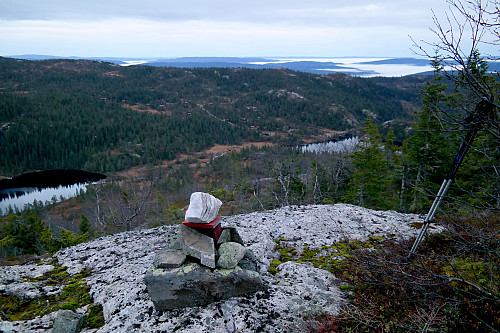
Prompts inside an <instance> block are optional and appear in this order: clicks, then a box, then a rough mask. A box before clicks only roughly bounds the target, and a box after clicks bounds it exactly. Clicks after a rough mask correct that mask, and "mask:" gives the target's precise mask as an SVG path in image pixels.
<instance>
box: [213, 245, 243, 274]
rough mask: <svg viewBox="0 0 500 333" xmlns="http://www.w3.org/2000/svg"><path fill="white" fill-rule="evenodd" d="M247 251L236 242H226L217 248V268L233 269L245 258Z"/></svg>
mask: <svg viewBox="0 0 500 333" xmlns="http://www.w3.org/2000/svg"><path fill="white" fill-rule="evenodd" d="M246 252H247V249H246V248H245V247H244V246H243V245H241V244H239V243H236V242H227V243H224V244H222V245H221V246H220V247H219V260H218V261H217V266H218V267H221V268H226V269H230V268H235V267H236V265H238V263H239V262H240V260H241V259H242V258H243V257H244V256H245V253H246Z"/></svg>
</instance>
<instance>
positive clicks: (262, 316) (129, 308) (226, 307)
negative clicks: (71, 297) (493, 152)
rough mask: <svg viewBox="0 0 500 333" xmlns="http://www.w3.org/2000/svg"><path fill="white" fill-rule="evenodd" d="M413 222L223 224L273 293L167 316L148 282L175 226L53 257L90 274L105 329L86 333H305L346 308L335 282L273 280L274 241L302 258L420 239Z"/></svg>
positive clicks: (321, 217)
mask: <svg viewBox="0 0 500 333" xmlns="http://www.w3.org/2000/svg"><path fill="white" fill-rule="evenodd" d="M414 222H421V219H420V218H419V217H418V216H416V215H406V214H399V213H396V212H391V211H389V212H380V211H373V210H368V209H363V208H360V207H356V206H351V205H319V206H303V207H298V206H293V207H284V208H281V209H277V210H273V211H267V212H256V213H251V214H245V215H237V216H231V217H224V220H223V223H224V226H234V227H236V229H237V231H238V233H239V235H240V236H241V238H242V241H243V243H244V244H245V246H246V248H247V249H249V250H251V252H252V253H253V254H254V257H255V258H257V261H256V262H255V261H252V260H248V259H247V258H246V257H247V256H252V254H249V252H250V251H247V253H246V254H245V256H244V257H243V258H242V260H241V261H240V262H239V263H238V266H239V267H240V268H241V269H242V270H243V269H247V268H243V266H242V265H244V264H245V263H247V264H248V265H249V266H251V265H254V268H256V269H257V271H258V272H259V273H260V276H261V278H262V280H263V282H264V283H266V285H267V286H268V289H266V290H264V291H257V292H255V293H252V294H248V295H242V296H237V297H231V298H228V299H225V300H219V301H215V302H212V303H209V304H207V305H200V306H193V307H188V308H183V309H174V310H165V311H157V310H156V309H155V306H154V303H153V301H152V299H151V297H150V296H149V295H148V293H147V288H146V284H145V283H144V279H145V276H146V274H147V272H148V271H149V270H151V267H152V266H153V261H154V259H155V255H156V254H155V253H156V252H158V251H160V250H162V249H165V248H167V247H168V244H169V243H170V242H171V240H172V238H175V237H174V236H173V235H175V234H176V232H177V227H178V226H163V227H159V228H156V229H149V230H140V231H132V232H125V233H121V234H117V235H111V236H106V237H102V238H99V239H96V240H93V241H91V242H88V243H84V244H79V245H77V246H73V247H70V248H66V249H64V250H62V251H60V252H58V253H56V254H55V255H54V257H55V258H57V259H58V261H59V263H60V264H61V265H63V266H67V267H68V272H69V273H70V274H75V273H77V272H79V271H81V270H82V269H84V268H87V269H90V270H92V273H91V274H90V276H89V277H87V278H86V280H87V284H88V285H89V286H90V294H91V296H92V297H93V299H94V302H96V303H99V304H102V306H103V311H104V318H105V321H106V324H105V325H104V326H103V327H101V328H100V329H98V330H89V329H83V330H82V332H87V333H90V332H96V333H97V332H98V333H111V332H113V333H120V332H137V333H138V332H153V333H160V332H174V331H177V332H183V333H189V332H192V333H199V332H303V331H305V323H304V320H303V318H304V315H305V314H308V313H314V312H320V311H321V312H324V313H330V314H335V313H337V312H338V311H339V307H340V306H341V305H342V303H343V302H344V297H343V293H342V292H341V291H340V289H339V287H338V282H337V281H336V280H335V278H334V277H333V276H332V274H330V273H329V272H327V271H324V270H321V269H318V268H314V267H312V266H310V265H306V264H299V263H294V262H286V263H283V264H281V265H279V266H278V267H277V269H278V273H277V274H276V275H271V274H269V273H268V272H267V269H268V268H269V263H270V262H271V261H272V260H273V259H274V258H276V257H277V255H278V254H277V253H275V247H276V242H275V240H276V239H279V238H285V239H287V241H288V242H289V243H290V244H291V245H292V246H294V247H296V248H297V252H299V253H300V248H301V247H303V246H304V244H305V243H307V244H308V245H309V247H310V248H317V247H321V246H324V245H326V246H329V245H332V244H333V243H334V242H335V241H339V240H342V239H345V238H351V239H360V240H365V239H367V238H368V237H369V236H382V237H410V236H415V235H416V234H417V233H418V229H415V228H413V227H411V224H412V223H414ZM437 230H439V228H436V229H434V230H433V231H437ZM167 236H168V238H169V239H170V240H169V241H168V243H167ZM221 237H222V235H221ZM255 266H257V267H255ZM38 267H42V266H38ZM36 269H38V268H37V266H36V265H24V266H13V267H0V287H1V286H2V285H3V286H4V287H3V288H4V290H5V286H6V285H8V284H11V283H15V281H16V279H18V280H17V281H19V282H21V281H22V279H21V277H22V276H25V275H28V274H30V272H31V271H32V270H36ZM54 316H55V314H51V315H48V316H45V317H42V318H37V319H35V320H31V321H26V322H0V331H5V332H21V331H23V332H50V330H51V329H52V325H53V324H52V323H53V320H54Z"/></svg>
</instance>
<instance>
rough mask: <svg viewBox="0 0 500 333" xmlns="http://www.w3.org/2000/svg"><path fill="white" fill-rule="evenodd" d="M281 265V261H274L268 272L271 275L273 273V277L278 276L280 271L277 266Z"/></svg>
mask: <svg viewBox="0 0 500 333" xmlns="http://www.w3.org/2000/svg"><path fill="white" fill-rule="evenodd" d="M281 264H282V262H281V261H279V260H278V259H274V260H273V261H272V262H271V265H270V266H269V269H268V270H267V271H268V272H269V273H271V274H272V275H276V273H278V269H277V268H276V266H278V265H281Z"/></svg>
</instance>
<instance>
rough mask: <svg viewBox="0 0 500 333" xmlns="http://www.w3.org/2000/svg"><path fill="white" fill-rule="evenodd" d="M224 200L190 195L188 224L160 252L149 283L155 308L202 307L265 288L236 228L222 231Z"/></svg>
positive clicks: (147, 283)
mask: <svg viewBox="0 0 500 333" xmlns="http://www.w3.org/2000/svg"><path fill="white" fill-rule="evenodd" d="M221 205H222V202H221V201H220V200H219V199H217V198H215V197H214V196H212V195H210V194H208V193H202V192H195V193H193V194H191V198H190V201H189V208H188V210H187V211H186V216H185V221H184V222H183V223H182V224H181V225H179V227H178V230H177V233H176V234H172V235H169V237H167V248H165V249H163V250H160V251H159V252H157V253H156V256H155V259H154V263H153V267H152V268H151V269H150V270H149V271H148V272H147V273H146V276H145V278H144V281H145V283H146V286H147V290H148V294H149V296H150V297H151V300H152V301H153V303H154V305H155V308H156V310H159V311H160V310H171V309H177V308H184V307H190V306H202V305H206V304H209V303H211V302H214V301H219V300H223V299H227V298H230V297H235V296H241V295H244V294H248V293H253V292H256V291H259V290H264V289H265V288H266V287H265V285H264V283H263V282H262V279H261V278H260V275H259V273H258V272H257V263H256V259H255V256H254V255H253V253H252V251H250V250H248V249H246V248H245V246H244V244H243V241H242V239H241V237H240V236H239V234H238V232H237V230H236V228H235V227H222V220H223V218H222V217H221V216H218V215H217V214H218V212H219V208H220V206H221Z"/></svg>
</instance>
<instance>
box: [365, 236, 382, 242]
mask: <svg viewBox="0 0 500 333" xmlns="http://www.w3.org/2000/svg"><path fill="white" fill-rule="evenodd" d="M368 239H369V240H370V241H371V242H373V243H380V242H382V241H383V240H384V239H383V238H382V237H379V236H369V237H368Z"/></svg>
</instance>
